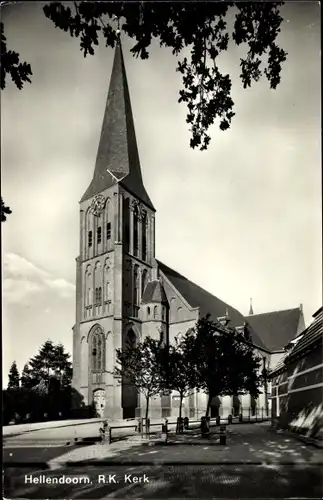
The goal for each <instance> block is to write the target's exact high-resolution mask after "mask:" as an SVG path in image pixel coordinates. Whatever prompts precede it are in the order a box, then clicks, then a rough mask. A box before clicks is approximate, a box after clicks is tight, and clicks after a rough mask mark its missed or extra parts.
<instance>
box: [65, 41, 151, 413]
mask: <svg viewBox="0 0 323 500" xmlns="http://www.w3.org/2000/svg"><path fill="white" fill-rule="evenodd" d="M76 264H77V276H76V324H75V326H74V328H73V386H74V387H75V389H77V390H78V391H79V392H80V393H81V394H82V396H83V397H84V403H85V404H92V403H95V405H96V407H97V409H98V411H99V414H100V415H102V416H104V417H107V418H129V417H134V416H135V409H136V408H137V407H138V406H139V399H138V395H137V392H136V391H135V389H133V388H132V387H129V386H127V385H126V384H123V386H122V387H121V386H119V384H118V382H117V381H115V380H114V379H113V376H112V375H111V373H109V372H110V371H112V370H113V367H114V366H115V362H116V355H115V351H116V349H118V348H123V347H124V345H125V343H126V342H127V341H129V340H130V341H131V342H133V343H136V342H138V341H139V340H141V335H142V322H141V319H140V316H141V313H140V303H141V299H142V297H143V293H144V290H145V288H146V285H147V283H148V282H149V281H151V280H153V279H156V277H157V271H156V261H155V209H154V206H153V204H152V202H151V200H150V198H149V196H148V194H147V192H146V189H145V187H144V184H143V180H142V174H141V167H140V161H139V154H138V148H137V141H136V135H135V129H134V122H133V116H132V110H131V103H130V95H129V89H128V83H127V77H126V71H125V65H124V60H123V54H122V48H121V43H120V40H118V42H117V46H116V49H115V55H114V63H113V69H112V76H111V81H110V87H109V92H108V98H107V103H106V107H105V111H104V117H103V124H102V130H101V136H100V141H99V147H98V153H97V158H96V163H95V169H94V174H93V178H92V180H91V182H90V185H89V187H88V188H87V190H86V191H85V193H84V195H83V197H82V199H81V201H80V254H79V257H78V258H77V259H76Z"/></svg>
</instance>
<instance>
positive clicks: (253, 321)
mask: <svg viewBox="0 0 323 500" xmlns="http://www.w3.org/2000/svg"><path fill="white" fill-rule="evenodd" d="M300 315H301V311H300V309H299V308H298V307H297V308H295V309H287V310H284V311H274V312H269V313H264V314H253V315H251V316H247V321H248V323H249V324H250V325H251V327H252V329H253V330H254V331H256V332H257V334H258V335H259V337H260V338H261V340H262V341H263V343H264V344H265V346H266V347H267V349H268V350H269V351H279V350H281V349H283V348H284V347H285V346H286V345H287V344H288V343H289V342H290V341H291V340H292V339H293V338H294V337H296V335H297V329H298V324H299V320H300Z"/></svg>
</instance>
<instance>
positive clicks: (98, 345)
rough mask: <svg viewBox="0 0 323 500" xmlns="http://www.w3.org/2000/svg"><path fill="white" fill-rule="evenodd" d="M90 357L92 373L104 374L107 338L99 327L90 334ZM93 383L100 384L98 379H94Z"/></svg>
mask: <svg viewBox="0 0 323 500" xmlns="http://www.w3.org/2000/svg"><path fill="white" fill-rule="evenodd" d="M89 343H90V355H91V365H90V366H91V372H92V373H94V374H95V373H102V372H104V371H105V338H104V334H103V330H102V328H101V327H100V326H99V325H97V326H95V327H94V329H93V330H92V331H91V332H90V338H89ZM93 381H96V382H99V378H98V377H96V378H95V377H94V379H93Z"/></svg>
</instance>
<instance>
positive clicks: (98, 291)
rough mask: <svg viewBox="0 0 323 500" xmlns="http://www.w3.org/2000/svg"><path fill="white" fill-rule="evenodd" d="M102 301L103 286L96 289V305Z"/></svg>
mask: <svg viewBox="0 0 323 500" xmlns="http://www.w3.org/2000/svg"><path fill="white" fill-rule="evenodd" d="M101 303H102V288H101V287H98V288H96V289H95V305H97V306H99V305H101Z"/></svg>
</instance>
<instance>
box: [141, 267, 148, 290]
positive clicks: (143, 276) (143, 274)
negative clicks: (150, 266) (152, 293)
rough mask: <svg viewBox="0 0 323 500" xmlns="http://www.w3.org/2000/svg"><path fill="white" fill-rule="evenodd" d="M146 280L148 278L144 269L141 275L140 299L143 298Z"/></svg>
mask: <svg viewBox="0 0 323 500" xmlns="http://www.w3.org/2000/svg"><path fill="white" fill-rule="evenodd" d="M147 278H148V271H147V269H144V270H143V271H142V275H141V297H143V295H144V291H145V288H146V285H147Z"/></svg>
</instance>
